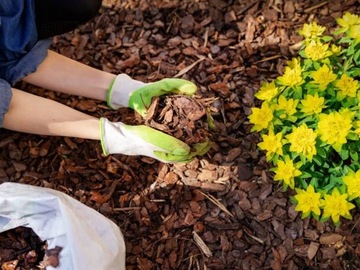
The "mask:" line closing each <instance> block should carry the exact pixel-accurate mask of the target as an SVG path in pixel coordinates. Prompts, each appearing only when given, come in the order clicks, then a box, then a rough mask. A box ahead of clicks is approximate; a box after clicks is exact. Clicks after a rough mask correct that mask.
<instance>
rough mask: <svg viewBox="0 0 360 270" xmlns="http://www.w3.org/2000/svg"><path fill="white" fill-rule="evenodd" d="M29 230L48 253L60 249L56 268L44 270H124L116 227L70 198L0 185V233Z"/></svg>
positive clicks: (122, 246)
mask: <svg viewBox="0 0 360 270" xmlns="http://www.w3.org/2000/svg"><path fill="white" fill-rule="evenodd" d="M20 226H23V227H28V228H31V229H32V230H33V231H34V232H35V233H36V234H37V235H38V236H39V237H40V239H41V240H42V241H46V242H47V246H48V249H55V248H56V247H61V248H62V249H61V252H60V253H59V266H57V267H56V268H54V267H51V266H48V267H47V268H46V269H47V270H125V242H124V238H123V235H122V233H121V231H120V229H119V227H118V226H117V225H116V224H115V223H114V222H112V221H111V220H109V219H108V218H106V217H105V216H103V215H101V214H100V213H98V212H96V211H95V210H94V209H92V208H90V207H88V206H86V205H84V204H82V203H80V202H79V201H77V200H75V199H73V198H71V197H70V196H68V195H66V194H64V193H61V192H59V191H56V190H52V189H48V188H41V187H34V186H30V185H24V184H17V183H4V184H1V185H0V233H1V232H4V231H7V230H11V229H13V228H17V227H20Z"/></svg>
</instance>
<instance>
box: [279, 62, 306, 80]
mask: <svg viewBox="0 0 360 270" xmlns="http://www.w3.org/2000/svg"><path fill="white" fill-rule="evenodd" d="M301 75H302V74H301V65H300V63H299V62H298V61H297V60H296V59H294V60H293V61H292V62H290V63H289V66H287V67H285V71H284V74H283V75H282V76H280V77H278V80H279V83H280V84H282V85H285V86H290V87H293V86H297V85H301V84H302V83H303V82H304V80H303V78H302V76H301Z"/></svg>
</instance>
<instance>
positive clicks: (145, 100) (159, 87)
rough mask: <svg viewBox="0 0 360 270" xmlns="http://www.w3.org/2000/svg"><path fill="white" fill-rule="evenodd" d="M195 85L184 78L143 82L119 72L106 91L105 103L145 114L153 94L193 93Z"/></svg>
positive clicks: (114, 107)
mask: <svg viewBox="0 0 360 270" xmlns="http://www.w3.org/2000/svg"><path fill="white" fill-rule="evenodd" d="M196 89H197V87H196V85H195V84H194V83H192V82H190V81H187V80H184V79H176V78H169V79H162V80H160V81H157V82H153V83H143V82H140V81H137V80H134V79H132V78H130V77H129V76H128V75H126V74H120V75H118V76H117V77H116V79H115V80H114V81H113V83H112V85H111V86H110V88H109V91H108V93H107V98H106V100H107V104H108V106H109V107H110V108H112V109H119V108H120V107H130V108H132V109H134V110H135V111H136V112H138V113H139V114H140V115H141V116H145V115H146V112H147V109H148V108H149V107H150V105H151V100H152V98H153V97H155V96H161V95H164V94H184V95H190V96H191V95H193V94H195V92H196Z"/></svg>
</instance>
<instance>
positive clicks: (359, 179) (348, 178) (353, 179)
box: [343, 170, 360, 200]
mask: <svg viewBox="0 0 360 270" xmlns="http://www.w3.org/2000/svg"><path fill="white" fill-rule="evenodd" d="M343 182H344V184H345V185H346V186H347V194H349V200H353V199H356V198H359V197H360V185H359V183H360V170H358V171H357V172H356V173H355V172H353V171H350V172H349V173H348V174H347V175H345V176H344V177H343Z"/></svg>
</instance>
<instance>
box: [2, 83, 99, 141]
mask: <svg viewBox="0 0 360 270" xmlns="http://www.w3.org/2000/svg"><path fill="white" fill-rule="evenodd" d="M12 91H13V98H12V100H11V103H10V107H9V111H8V112H7V113H6V115H5V118H4V125H3V127H4V128H6V129H10V130H14V131H19V132H26V133H31V134H38V135H51V136H67V137H78V138H84V139H94V140H100V134H99V119H97V118H95V117H93V116H90V115H87V114H85V113H82V112H79V111H77V110H74V109H72V108H70V107H68V106H66V105H63V104H61V103H58V102H56V101H53V100H50V99H47V98H42V97H39V96H36V95H32V94H29V93H26V92H24V91H20V90H17V89H12Z"/></svg>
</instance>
